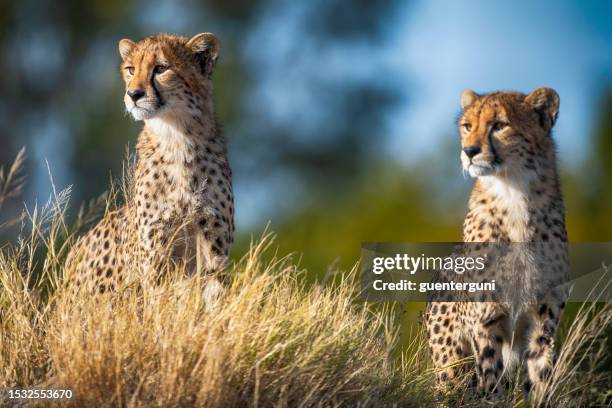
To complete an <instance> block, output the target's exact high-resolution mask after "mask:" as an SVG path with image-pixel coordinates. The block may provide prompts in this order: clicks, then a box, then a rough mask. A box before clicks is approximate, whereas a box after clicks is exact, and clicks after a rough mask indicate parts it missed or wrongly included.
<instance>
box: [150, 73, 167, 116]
mask: <svg viewBox="0 0 612 408" xmlns="http://www.w3.org/2000/svg"><path fill="white" fill-rule="evenodd" d="M150 81H151V88H153V92H155V97H156V98H157V105H158V107H161V106H164V100H163V99H162V96H161V94H160V93H159V90H158V89H157V87H156V86H155V65H154V66H153V69H152V70H151V79H150Z"/></svg>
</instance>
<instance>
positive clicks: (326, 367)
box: [0, 166, 612, 407]
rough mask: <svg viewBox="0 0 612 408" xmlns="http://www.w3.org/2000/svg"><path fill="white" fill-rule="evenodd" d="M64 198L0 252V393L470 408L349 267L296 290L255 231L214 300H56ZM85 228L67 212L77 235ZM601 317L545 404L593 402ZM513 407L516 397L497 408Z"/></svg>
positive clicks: (300, 282)
mask: <svg viewBox="0 0 612 408" xmlns="http://www.w3.org/2000/svg"><path fill="white" fill-rule="evenodd" d="M17 167H18V166H17ZM17 173H18V169H15V171H14V172H13V174H17ZM0 187H1V186H0ZM0 190H2V189H1V188H0ZM67 197H68V194H67V192H57V193H54V197H53V199H52V200H51V201H50V203H49V204H47V205H46V206H43V207H42V208H40V209H38V208H34V209H32V210H30V211H27V212H26V217H25V219H27V220H28V222H26V223H24V227H23V228H22V234H21V236H20V237H19V238H18V239H17V240H16V241H15V242H12V243H10V244H7V245H5V246H4V247H2V248H1V250H0V284H1V286H0V389H1V388H3V387H46V388H71V389H73V390H74V393H75V395H76V397H77V401H76V402H77V404H78V405H79V406H125V407H149V406H160V407H177V406H207V407H228V406H261V407H267V406H279V407H282V406H340V405H342V406H355V405H357V404H362V405H363V406H380V405H386V406H388V405H392V404H397V405H400V406H419V407H422V406H423V407H428V406H431V407H434V406H439V404H441V403H444V402H445V403H446V404H448V405H450V406H471V405H474V404H476V403H477V402H478V400H477V399H475V397H474V393H473V392H472V391H470V390H469V389H466V388H458V389H456V390H455V391H454V392H452V393H451V394H449V395H448V396H445V397H436V395H435V393H434V390H433V382H432V381H433V376H432V373H431V370H430V368H428V367H429V363H428V359H427V357H426V355H427V350H426V347H425V344H424V340H423V337H422V336H421V335H420V333H419V334H418V335H416V336H413V343H412V344H410V345H404V347H403V348H400V347H399V346H398V341H397V339H398V331H399V325H398V323H397V319H396V316H397V313H396V312H397V310H394V309H392V308H391V307H372V306H371V305H364V304H362V303H360V302H359V298H358V293H357V287H358V285H357V284H356V282H357V281H356V273H357V272H356V269H355V270H353V271H350V272H347V273H344V274H337V275H335V276H334V279H330V280H329V283H327V284H325V285H317V284H315V285H306V284H305V283H304V282H305V281H306V279H303V278H304V273H305V272H304V271H302V270H300V269H299V268H298V267H297V266H296V265H295V263H294V262H293V261H292V259H291V258H290V257H284V258H280V259H279V258H278V257H272V260H270V261H263V259H264V258H268V259H269V258H270V257H264V256H262V254H264V253H265V252H266V251H268V253H269V252H270V251H271V250H272V249H271V248H270V247H271V246H272V244H273V241H272V237H271V236H270V235H269V234H267V235H265V236H263V237H262V238H261V239H260V240H258V241H255V242H254V243H253V244H252V246H251V248H250V250H249V251H248V253H247V254H246V255H244V257H243V258H242V259H241V260H240V261H238V262H236V263H235V264H234V265H232V267H231V268H230V270H229V274H230V276H231V279H230V283H229V284H228V285H229V286H228V287H227V288H226V290H225V291H224V292H223V294H222V295H221V296H220V297H219V298H218V299H217V300H215V301H211V300H210V299H208V300H207V299H206V297H205V296H204V293H205V287H206V284H207V279H206V278H202V277H189V278H185V277H182V276H181V274H180V273H176V274H170V275H169V276H168V277H167V278H166V279H164V280H163V281H162V282H161V283H160V284H158V285H155V286H151V285H147V284H145V283H143V284H142V285H140V287H141V289H140V290H139V291H133V290H131V291H130V290H125V291H119V292H115V293H113V294H111V295H109V296H105V297H102V298H99V299H93V298H92V297H91V296H89V295H88V294H85V293H78V294H76V295H72V296H67V294H66V293H65V291H64V290H63V288H62V285H61V276H62V265H63V259H64V257H65V254H66V252H67V250H68V249H69V247H70V245H71V244H72V241H73V240H72V239H71V237H72V235H71V231H72V228H69V227H68V226H67V225H66V223H65V221H64V219H65V218H64V214H65V212H66V203H67ZM2 201H3V198H0V203H2ZM93 207H95V205H94V206H93ZM94 212H95V211H94ZM89 218H90V217H89V216H88V215H87V214H86V213H85V212H81V215H80V217H79V220H80V221H79V222H78V224H83V223H87V222H89V221H84V220H89ZM611 318H612V310H611V309H610V305H609V304H605V305H603V306H602V305H599V306H597V305H596V304H594V303H592V304H586V305H585V306H583V309H582V310H581V311H580V312H579V313H578V315H577V317H576V318H575V320H574V322H573V323H572V324H571V325H570V326H569V328H568V330H567V334H566V335H565V336H564V340H563V341H562V343H564V346H563V347H562V348H561V351H560V356H559V364H558V365H557V367H556V368H555V371H554V373H553V376H552V378H551V380H550V384H549V385H550V388H549V392H548V393H547V395H546V398H547V399H549V402H550V403H551V406H569V405H573V406H587V405H588V404H590V403H593V402H595V401H597V400H598V399H600V402H602V401H603V400H601V398H604V397H605V395H604V396H602V395H603V394H605V392H606V391H607V388H606V387H607V386H609V384H610V378H609V371H608V370H606V369H602V368H601V365H602V364H603V363H604V362H605V360H606V358H607V349H606V348H605V344H606V343H605V339H606V334H607V333H606V331H608V330H609V327H610V319H611ZM400 349H403V350H404V351H403V352H402V351H400ZM3 402H4V403H6V402H7V401H6V400H5V401H3V400H2V397H0V405H2V404H3ZM570 402H571V404H570ZM603 403H604V404H605V403H606V401H603ZM522 404H523V402H522V401H521V393H520V386H519V387H516V390H515V391H514V392H513V393H512V394H511V395H510V397H509V400H508V405H509V406H521V405H522ZM553 404H554V405H553Z"/></svg>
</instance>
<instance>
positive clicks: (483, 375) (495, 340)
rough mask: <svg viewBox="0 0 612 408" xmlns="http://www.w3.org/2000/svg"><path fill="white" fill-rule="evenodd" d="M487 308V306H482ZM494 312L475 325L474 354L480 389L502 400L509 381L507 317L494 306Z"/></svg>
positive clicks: (484, 315) (485, 315)
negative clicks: (506, 368)
mask: <svg viewBox="0 0 612 408" xmlns="http://www.w3.org/2000/svg"><path fill="white" fill-rule="evenodd" d="M481 306H483V307H485V308H487V307H488V306H487V304H486V303H485V304H481ZM492 309H493V310H492V311H490V312H489V313H485V314H483V317H484V318H483V319H481V320H480V319H479V321H478V322H477V323H476V324H474V325H473V332H472V349H473V352H474V358H475V364H476V374H477V377H478V388H479V389H480V390H481V391H483V392H484V393H485V394H487V395H490V396H493V397H494V398H495V399H500V398H502V397H503V396H504V395H505V392H506V386H507V380H506V378H505V376H504V360H503V353H502V348H503V344H504V339H505V337H507V330H506V325H507V316H506V315H505V314H503V312H501V311H499V310H498V308H497V307H496V306H495V305H493V307H492Z"/></svg>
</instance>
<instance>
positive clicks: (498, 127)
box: [491, 122, 508, 132]
mask: <svg viewBox="0 0 612 408" xmlns="http://www.w3.org/2000/svg"><path fill="white" fill-rule="evenodd" d="M506 126H508V125H507V124H506V123H502V122H495V123H494V124H493V126H491V129H492V130H493V131H494V132H499V131H500V130H502V129H504V128H505V127H506Z"/></svg>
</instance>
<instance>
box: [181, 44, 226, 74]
mask: <svg viewBox="0 0 612 408" xmlns="http://www.w3.org/2000/svg"><path fill="white" fill-rule="evenodd" d="M187 47H189V48H191V50H192V51H193V52H194V53H195V54H196V57H197V61H198V63H199V64H200V67H201V68H202V72H203V73H204V75H206V76H208V77H210V75H212V71H213V68H214V67H215V63H216V62H217V58H218V57H219V41H218V40H217V37H215V36H214V34H212V33H200V34H198V35H196V36H194V37H192V38H191V39H190V40H189V41H187Z"/></svg>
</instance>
